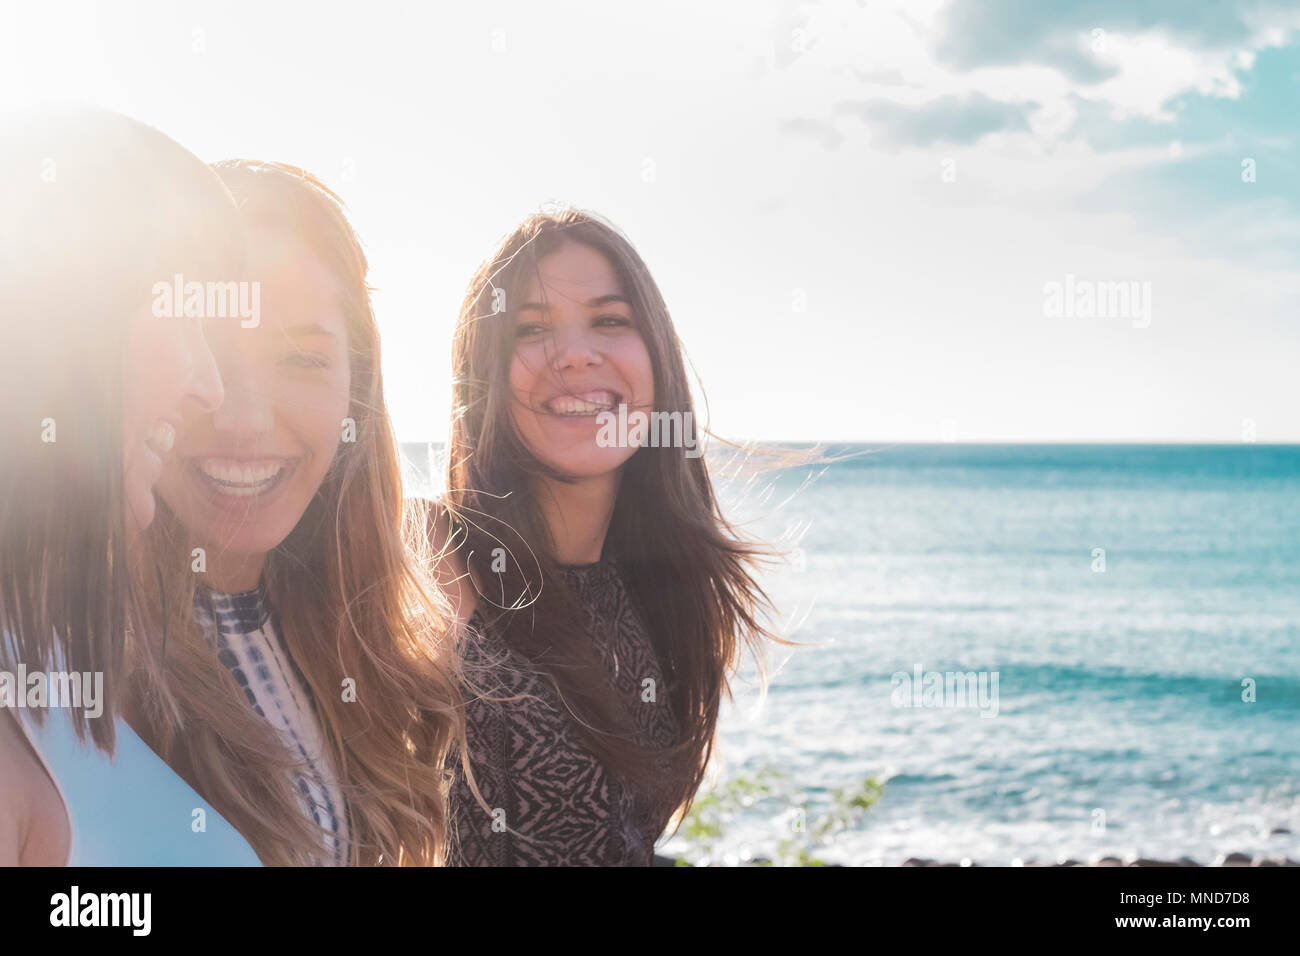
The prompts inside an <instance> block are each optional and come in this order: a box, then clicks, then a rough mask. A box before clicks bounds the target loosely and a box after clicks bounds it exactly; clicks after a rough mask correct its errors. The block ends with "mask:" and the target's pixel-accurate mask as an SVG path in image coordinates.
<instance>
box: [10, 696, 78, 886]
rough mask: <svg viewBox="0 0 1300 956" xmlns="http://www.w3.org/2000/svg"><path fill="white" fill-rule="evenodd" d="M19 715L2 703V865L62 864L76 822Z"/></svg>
mask: <svg viewBox="0 0 1300 956" xmlns="http://www.w3.org/2000/svg"><path fill="white" fill-rule="evenodd" d="M19 719H21V718H20V717H19V716H18V715H16V714H13V713H11V712H9V711H8V710H7V709H4V708H0V866H15V865H22V866H61V865H62V864H63V862H64V861H65V860H66V859H67V858H68V851H69V849H70V848H71V843H72V831H71V827H70V826H69V824H68V818H67V815H66V813H65V812H64V807H63V801H62V799H61V798H60V797H59V792H58V790H57V789H56V788H55V786H54V781H53V780H51V779H50V776H49V774H48V773H47V772H46V770H45V767H44V765H43V764H42V763H41V761H40V759H39V758H38V757H37V756H36V752H35V751H34V750H33V749H32V745H31V743H30V742H29V741H28V739H27V735H26V734H25V733H24V732H23V730H22V728H21V727H19V726H18V720H19ZM46 719H47V720H49V719H57V715H50V716H47V718H46Z"/></svg>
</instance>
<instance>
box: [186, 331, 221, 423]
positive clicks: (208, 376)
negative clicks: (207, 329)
mask: <svg viewBox="0 0 1300 956" xmlns="http://www.w3.org/2000/svg"><path fill="white" fill-rule="evenodd" d="M195 325H196V326H197V327H198V330H197V335H196V337H195V342H194V345H193V347H192V348H191V350H190V358H191V365H190V383H189V395H188V396H187V397H188V399H189V401H190V402H191V403H192V404H193V405H196V406H198V408H199V409H200V410H201V411H203V412H205V413H207V412H212V411H215V410H216V409H217V408H219V407H220V406H221V403H222V401H224V400H225V388H224V386H223V385H222V384H221V371H220V370H219V369H218V368H217V360H216V358H215V357H214V356H213V354H212V349H210V348H209V347H208V340H207V337H206V336H205V335H204V334H203V328H202V326H201V325H199V324H198V323H195Z"/></svg>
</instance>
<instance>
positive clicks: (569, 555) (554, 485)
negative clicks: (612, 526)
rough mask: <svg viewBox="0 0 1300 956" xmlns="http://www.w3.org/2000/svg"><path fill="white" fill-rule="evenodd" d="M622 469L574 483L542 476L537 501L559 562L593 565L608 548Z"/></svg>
mask: <svg viewBox="0 0 1300 956" xmlns="http://www.w3.org/2000/svg"><path fill="white" fill-rule="evenodd" d="M620 474H621V472H618V471H612V472H610V473H609V474H607V475H600V476H598V477H595V478H583V479H582V480H580V481H576V482H573V483H572V484H570V483H566V482H560V481H554V480H552V479H550V478H541V479H539V482H538V485H539V487H538V492H539V493H538V503H539V504H540V505H541V509H542V515H543V517H544V518H545V519H546V524H547V527H548V528H549V529H550V532H551V540H552V541H553V542H554V544H555V560H556V561H558V562H559V563H560V564H594V563H595V562H597V561H599V560H600V555H601V552H602V551H603V550H604V548H605V535H606V534H608V532H609V522H610V519H611V518H613V516H614V502H615V501H616V500H617V498H618V484H619V477H620Z"/></svg>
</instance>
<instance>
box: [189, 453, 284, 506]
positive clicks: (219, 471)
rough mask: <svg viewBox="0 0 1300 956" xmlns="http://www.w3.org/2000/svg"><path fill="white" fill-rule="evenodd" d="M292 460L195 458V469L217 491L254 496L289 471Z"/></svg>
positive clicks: (270, 488)
mask: <svg viewBox="0 0 1300 956" xmlns="http://www.w3.org/2000/svg"><path fill="white" fill-rule="evenodd" d="M292 463H293V460H292V459H288V458H278V459H273V460H263V461H239V460H237V459H234V458H196V459H194V471H195V473H197V474H198V476H199V478H200V480H202V481H203V483H204V484H206V485H207V486H208V487H209V488H211V489H212V490H213V491H216V492H217V493H219V494H223V495H230V496H232V497H235V498H255V497H257V496H258V495H264V494H266V493H267V492H268V491H271V490H272V489H273V488H275V487H276V486H277V485H278V484H280V482H281V480H283V478H284V476H285V475H287V474H288V473H289V471H290V470H291V467H290V466H291V465H292Z"/></svg>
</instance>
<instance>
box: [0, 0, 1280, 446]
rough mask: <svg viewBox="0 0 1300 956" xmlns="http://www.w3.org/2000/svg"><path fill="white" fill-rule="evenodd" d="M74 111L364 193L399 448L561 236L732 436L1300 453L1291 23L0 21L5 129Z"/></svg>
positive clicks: (557, 8) (376, 10)
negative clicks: (473, 321)
mask: <svg viewBox="0 0 1300 956" xmlns="http://www.w3.org/2000/svg"><path fill="white" fill-rule="evenodd" d="M66 101H80V102H91V103H97V104H99V105H102V106H105V107H108V108H111V109H116V110H118V111H120V112H123V113H127V114H128V115H131V116H134V117H137V118H138V119H141V120H144V121H145V122H148V123H150V124H152V125H154V126H157V127H158V128H159V129H161V130H162V131H163V132H165V133H167V134H168V135H170V136H171V137H173V138H174V139H176V140H177V141H178V142H180V143H181V144H182V145H184V146H186V147H187V148H189V149H190V150H192V151H193V152H195V153H196V154H197V155H199V156H200V157H202V158H203V159H205V160H208V161H215V160H218V159H224V158H231V157H251V158H257V159H264V160H277V161H280V162H287V163H292V164H294V165H298V166H302V167H305V168H307V169H310V170H312V171H313V172H314V173H316V174H317V175H318V176H320V177H321V178H322V179H323V180H324V181H325V182H326V183H327V184H328V185H330V186H331V187H332V188H334V189H335V191H336V192H338V193H339V194H340V195H341V196H342V197H343V199H344V200H345V202H346V203H347V207H348V212H349V215H350V218H351V220H352V223H353V225H354V226H355V228H356V229H357V231H358V233H359V234H360V236H361V239H362V242H363V244H364V245H365V247H366V250H367V253H368V255H369V257H370V261H371V265H372V273H371V284H372V285H373V286H374V287H375V288H376V290H377V291H376V294H375V307H376V311H377V314H378V317H379V321H380V327H381V331H382V334H383V346H384V374H385V382H386V387H387V394H388V401H389V406H390V410H391V411H392V414H393V418H394V421H395V424H396V427H397V430H398V435H399V438H401V439H402V440H404V441H424V440H433V441H439V440H442V439H443V438H445V436H446V431H447V420H448V414H449V398H450V372H449V362H450V358H449V355H450V340H451V332H452V328H453V324H454V321H455V315H456V310H457V308H458V306H459V302H460V299H461V296H462V294H463V292H464V290H465V286H466V284H467V283H468V281H469V278H470V276H471V275H472V273H473V272H474V269H475V267H476V266H477V264H478V263H479V262H480V261H481V260H482V259H483V258H484V257H485V256H487V254H488V253H489V252H490V251H491V250H492V249H493V247H494V246H495V245H496V243H497V241H498V240H499V238H500V237H501V236H502V235H504V234H505V233H506V232H508V231H509V230H510V229H511V228H512V227H513V226H514V225H515V224H516V223H517V222H518V221H519V220H520V219H522V218H523V217H524V216H525V215H527V214H528V213H529V212H532V211H534V210H536V209H537V208H539V207H541V206H543V205H544V204H546V203H561V204H573V205H577V206H580V207H583V208H588V209H592V210H595V211H597V212H599V213H601V214H603V215H605V216H606V217H608V218H610V219H612V220H613V221H614V222H615V223H616V224H618V226H619V227H620V228H621V229H622V230H623V231H624V232H625V233H626V234H627V235H628V236H629V237H630V238H631V239H632V241H633V243H634V244H635V245H636V246H637V248H638V249H639V251H640V252H641V254H642V256H643V257H644V258H645V260H646V262H647V263H648V265H649V266H650V269H651V271H652V273H653V274H654V275H655V277H656V280H657V281H658V283H659V285H660V287H661V289H662V290H663V292H664V295H665V298H666V300H667V302H668V305H669V309H670V311H671V313H672V315H673V319H674V322H675V323H676V325H677V329H678V333H679V335H680V337H681V338H682V340H683V341H684V343H685V345H686V348H687V352H688V355H689V357H690V359H691V362H692V363H693V365H694V368H695V369H696V371H697V372H698V375H699V378H700V381H701V382H702V386H703V390H704V393H705V394H706V395H707V402H708V416H707V423H708V425H709V427H710V428H711V429H712V430H713V431H714V432H715V433H717V434H719V435H721V436H724V437H726V438H731V439H766V440H779V439H793V440H812V439H822V440H842V441H851V440H857V441H886V442H893V441H939V440H955V441H1212V442H1239V441H1250V440H1254V441H1259V442H1282V441H1285V442H1294V441H1300V401H1297V399H1298V398H1300V388H1298V386H1297V382H1300V374H1297V371H1296V370H1297V368H1300V149H1298V146H1300V143H1298V142H1297V141H1298V139H1300V4H1297V3H1294V2H1292V3H1287V4H1280V3H1263V2H1228V0H1223V2H1219V0H1182V2H1178V3H1172V2H1164V3H1150V2H1142V0H1080V2H1062V3H1051V4H1046V3H1041V2H1036V0H981V2H977V3H976V2H968V0H910V2H887V0H886V2H855V0H842V2H841V0H827V2H813V3H797V2H778V0H733V2H710V3H707V4H700V3H698V2H687V0H656V2H655V3H653V4H650V3H645V4H638V5H635V6H634V5H632V4H629V3H625V2H620V3H610V2H608V0H605V2H599V3H597V2H591V3H586V2H584V3H578V2H552V0H523V2H501V0H498V2H491V0H489V2H485V3H474V4H469V3H458V4H442V3H440V4H424V3H394V2H384V0H372V2H368V3H365V4H355V3H346V4H342V3H340V4H335V3H330V2H322V3H312V4H288V3H276V2H266V0H263V2H258V3H239V2H236V3H231V2H228V0H223V2H220V3H211V4H209V3H185V2H180V3H112V4H103V5H95V4H88V3H76V4H69V3H60V2H48V3H47V2H39V3H37V2H10V0H0V109H8V108H14V107H24V106H30V105H37V104H41V103H46V102H66ZM1121 295H1122V298H1121ZM1053 297H1055V302H1056V306H1055V307H1054V306H1053V304H1052V302H1053ZM1067 300H1068V306H1066V307H1064V308H1062V307H1061V305H1062V304H1063V303H1065V302H1066V301H1067ZM1103 303H1106V304H1107V305H1108V306H1109V308H1103V307H1102V304H1103Z"/></svg>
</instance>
